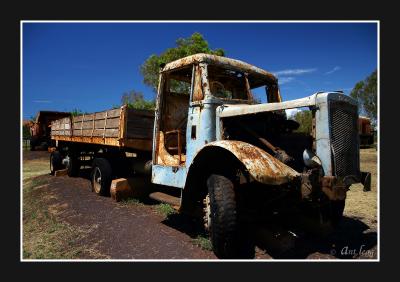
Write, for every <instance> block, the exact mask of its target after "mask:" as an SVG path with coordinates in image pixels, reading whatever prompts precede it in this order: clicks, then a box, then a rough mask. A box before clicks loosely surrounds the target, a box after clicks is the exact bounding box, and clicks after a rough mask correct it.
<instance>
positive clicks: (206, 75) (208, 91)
mask: <svg viewBox="0 0 400 282" xmlns="http://www.w3.org/2000/svg"><path fill="white" fill-rule="evenodd" d="M200 66H201V67H202V80H203V88H204V92H205V94H206V95H205V96H209V97H212V98H214V99H220V100H223V101H239V102H240V101H242V102H246V103H254V102H255V100H254V97H253V93H252V92H251V89H250V84H249V80H248V74H247V73H245V72H243V71H242V70H240V69H235V68H227V67H225V66H220V65H217V64H200ZM209 66H212V67H216V68H220V69H223V70H229V71H235V72H238V73H241V74H242V75H243V77H244V81H245V88H246V89H245V91H246V96H247V98H246V99H238V98H223V97H219V96H216V95H213V93H212V91H211V89H210V86H211V83H210V80H209V73H208V67H209ZM204 82H206V83H204Z"/></svg>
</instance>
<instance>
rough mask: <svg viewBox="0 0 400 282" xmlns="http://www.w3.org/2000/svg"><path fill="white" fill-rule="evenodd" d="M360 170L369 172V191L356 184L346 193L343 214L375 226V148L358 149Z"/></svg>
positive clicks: (376, 193) (376, 202)
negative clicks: (364, 190)
mask: <svg viewBox="0 0 400 282" xmlns="http://www.w3.org/2000/svg"><path fill="white" fill-rule="evenodd" d="M360 158H361V160H360V166H361V170H362V171H369V172H371V177H372V178H371V191H369V192H363V186H362V185H361V184H356V185H353V186H351V187H350V191H349V192H348V193H347V200H346V208H345V211H344V213H345V215H346V216H349V217H355V218H357V219H360V220H362V221H363V222H365V223H366V224H367V225H369V226H370V228H371V229H376V227H377V205H378V196H377V195H378V191H377V151H376V149H375V148H368V149H361V150H360Z"/></svg>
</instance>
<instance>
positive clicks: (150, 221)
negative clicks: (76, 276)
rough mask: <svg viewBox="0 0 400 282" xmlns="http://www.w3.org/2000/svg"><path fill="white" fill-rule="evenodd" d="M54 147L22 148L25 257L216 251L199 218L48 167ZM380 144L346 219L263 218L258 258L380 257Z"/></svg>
mask: <svg viewBox="0 0 400 282" xmlns="http://www.w3.org/2000/svg"><path fill="white" fill-rule="evenodd" d="M48 159H49V153H47V152H40V151H35V152H30V151H24V153H23V179H24V185H23V258H24V259H42V258H46V259H216V257H215V256H214V254H213V252H212V250H211V246H210V242H209V240H208V239H207V236H206V235H205V234H204V233H203V231H202V228H201V226H200V224H199V223H198V222H196V221H194V220H193V219H191V218H188V217H185V216H182V215H180V214H176V213H174V212H168V209H167V212H166V210H165V207H164V206H162V205H159V204H156V203H154V202H151V201H144V202H141V201H137V200H134V199H132V200H129V201H126V202H119V203H116V202H114V201H112V200H111V199H110V198H107V197H100V196H97V195H96V194H95V193H93V192H91V188H90V182H89V180H88V170H87V169H86V170H85V169H83V170H82V171H81V175H80V177H76V178H69V177H67V176H61V177H54V176H51V175H49V165H48ZM376 163H377V161H376V150H375V149H374V148H373V149H363V150H361V169H362V170H366V171H371V172H372V191H370V192H363V191H362V186H361V185H354V186H352V187H351V189H350V191H349V192H348V198H347V202H346V208H345V212H344V213H345V217H344V220H343V221H342V222H341V224H340V225H339V228H338V229H337V230H336V231H335V232H334V233H332V234H330V235H329V236H320V235H316V234H315V233H313V232H308V231H304V230H300V231H298V232H297V231H296V233H293V232H291V231H288V230H284V229H282V228H281V227H279V226H274V227H271V226H268V227H266V226H257V227H256V228H254V229H255V230H256V232H255V233H254V234H256V235H255V237H254V238H255V241H256V243H257V247H256V253H255V258H256V259H288V258H290V259H304V258H307V259H340V258H364V259H375V258H376V257H377V246H376V245H377V185H376V180H377V178H376V177H377V167H376Z"/></svg>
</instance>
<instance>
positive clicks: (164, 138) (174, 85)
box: [151, 54, 370, 257]
mask: <svg viewBox="0 0 400 282" xmlns="http://www.w3.org/2000/svg"><path fill="white" fill-rule="evenodd" d="M260 87H263V88H265V95H266V97H267V103H264V104H260V103H257V102H256V101H255V100H254V96H253V92H252V91H253V89H255V88H260ZM304 107H306V108H308V109H309V110H310V111H311V113H312V132H310V134H304V133H299V132H296V129H297V128H298V127H299V124H298V123H297V122H296V121H294V120H290V119H288V118H287V116H286V112H285V110H287V109H294V108H304ZM357 121H358V109H357V102H356V101H354V100H353V99H352V98H350V97H348V96H346V95H344V94H343V93H342V92H318V93H315V94H313V95H311V96H308V97H305V98H301V99H297V100H292V101H285V102H283V101H282V98H281V94H280V91H279V85H278V79H277V78H276V77H275V76H274V75H273V74H271V73H269V72H267V71H265V70H262V69H260V68H258V67H255V66H253V65H250V64H247V63H245V62H242V61H239V60H234V59H229V58H225V57H219V56H215V55H209V54H196V55H193V56H189V57H185V58H182V59H180V60H177V61H174V62H171V63H168V64H166V65H163V66H161V70H160V76H159V86H158V95H157V105H156V112H155V122H154V132H153V152H152V154H153V155H152V176H151V179H152V182H153V183H155V184H161V185H165V186H170V187H175V188H178V189H181V205H180V209H181V211H183V212H185V211H186V212H194V213H196V212H197V213H201V212H202V213H203V216H204V219H205V226H206V228H207V229H208V230H209V231H210V235H211V240H212V243H213V248H214V252H215V253H216V254H217V255H218V256H220V257H232V256H237V255H238V254H237V251H238V250H239V249H240V247H238V244H240V243H239V241H240V240H239V239H237V238H238V234H239V233H240V231H238V230H239V229H238V228H239V227H238V226H239V225H238V221H239V219H238V218H239V216H240V213H241V211H242V210H245V209H246V208H243V209H242V207H245V206H246V205H250V206H253V207H254V206H263V203H265V202H269V201H270V200H271V198H273V197H277V198H279V195H287V196H283V197H280V199H282V198H283V199H286V200H283V202H281V204H282V203H284V202H285V201H286V202H287V203H288V201H289V199H290V201H291V202H295V203H298V204H299V206H304V205H305V204H310V205H312V206H316V205H317V206H318V210H319V211H320V212H321V214H323V218H325V219H326V220H328V221H332V222H333V223H334V224H335V223H337V222H338V220H339V219H340V217H341V216H342V213H343V209H344V205H345V199H346V192H347V190H348V189H349V187H350V186H351V185H352V184H354V183H358V182H362V183H364V184H365V186H369V185H370V184H369V183H370V174H369V173H362V172H360V167H359V138H358V131H357ZM244 187H245V188H244ZM249 187H257V189H255V188H249ZM251 189H253V190H251ZM249 191H251V192H249ZM255 191H260V196H255V195H254V192H255ZM261 195H262V196H261ZM280 201H282V200H280ZM283 205H285V204H283ZM286 205H287V204H286ZM296 205H297V204H293V206H296ZM272 206H274V205H272ZM276 206H279V205H276ZM274 209H275V208H269V211H270V212H276V211H273V210H274ZM267 210H268V208H267ZM222 219H223V220H224V221H225V222H221V220H222ZM232 226H236V227H237V228H236V227H234V228H233V227H232Z"/></svg>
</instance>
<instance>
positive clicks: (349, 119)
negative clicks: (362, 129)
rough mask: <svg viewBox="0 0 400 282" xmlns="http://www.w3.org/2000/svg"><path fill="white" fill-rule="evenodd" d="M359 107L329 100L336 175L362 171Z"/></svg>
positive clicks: (354, 173) (355, 173)
mask: <svg viewBox="0 0 400 282" xmlns="http://www.w3.org/2000/svg"><path fill="white" fill-rule="evenodd" d="M357 117H358V114H357V107H356V106H354V105H352V104H349V103H347V102H342V101H335V100H330V101H329V126H330V139H331V148H332V155H333V167H334V174H335V175H336V176H339V177H340V176H341V177H344V176H348V175H358V174H359V171H360V167H359V166H360V160H359V159H360V152H359V138H358V130H357Z"/></svg>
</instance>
